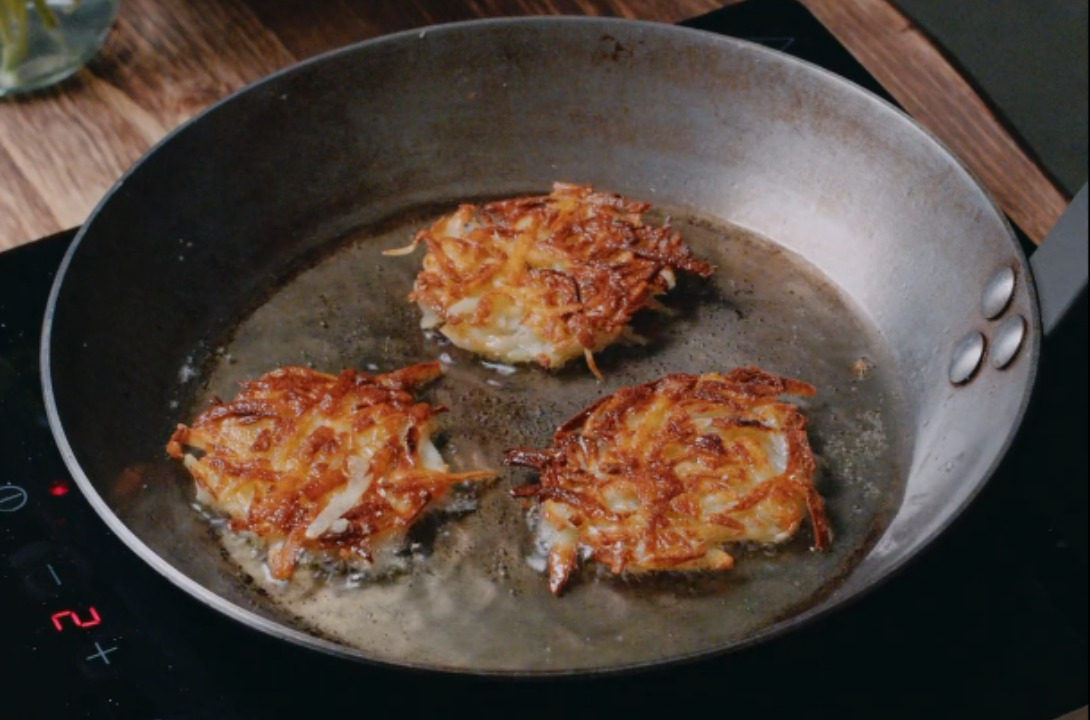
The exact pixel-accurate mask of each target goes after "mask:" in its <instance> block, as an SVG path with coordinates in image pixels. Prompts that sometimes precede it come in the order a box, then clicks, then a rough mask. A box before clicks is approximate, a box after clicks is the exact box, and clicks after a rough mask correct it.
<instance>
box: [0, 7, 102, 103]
mask: <svg viewBox="0 0 1090 720" xmlns="http://www.w3.org/2000/svg"><path fill="white" fill-rule="evenodd" d="M119 2H120V0H0V97H3V96H4V95H9V94H13V93H17V92H27V91H30V90H36V89H38V88H42V87H46V86H47V85H52V84H53V83H56V82H59V81H61V80H63V79H64V78H66V77H68V76H69V75H71V74H72V73H74V72H76V71H77V70H79V69H80V68H81V67H83V66H84V65H85V64H87V61H89V60H90V59H91V58H92V57H93V56H94V55H95V53H96V52H98V49H99V48H100V47H102V43H103V42H104V41H105V40H106V36H107V35H108V34H109V33H110V27H111V26H112V25H113V21H114V18H115V17H116V16H117V8H118V3H119Z"/></svg>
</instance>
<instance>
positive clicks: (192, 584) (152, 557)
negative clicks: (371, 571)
mask: <svg viewBox="0 0 1090 720" xmlns="http://www.w3.org/2000/svg"><path fill="white" fill-rule="evenodd" d="M540 25H586V26H592V27H600V28H602V29H603V30H605V29H608V28H611V27H615V28H622V27H623V28H637V29H639V28H643V29H646V30H648V31H653V32H654V33H667V34H676V35H678V36H682V35H689V36H692V35H693V33H696V34H697V35H698V36H699V37H701V38H702V39H703V41H706V42H711V43H718V44H723V45H732V46H735V47H742V48H745V49H747V50H748V51H751V52H756V53H759V54H762V55H763V56H765V57H766V58H767V59H768V60H769V61H772V62H777V63H785V64H788V65H792V64H793V65H799V66H805V67H806V68H807V69H808V70H809V71H810V72H815V73H817V74H819V75H821V76H823V78H824V79H825V80H827V81H831V82H834V83H840V84H841V85H842V86H843V87H844V89H845V90H846V91H848V92H851V93H854V94H858V95H861V96H862V97H864V98H866V99H867V100H868V101H871V102H874V103H877V104H880V105H881V106H883V107H884V109H885V110H887V111H891V112H892V113H894V114H896V115H897V116H899V117H900V118H902V120H903V121H906V123H907V127H911V128H914V129H915V131H916V132H917V133H919V134H920V135H921V137H922V138H923V139H925V140H930V141H931V142H932V143H933V144H935V145H936V146H937V148H938V149H939V150H940V151H941V152H942V154H943V155H944V156H946V159H948V160H949V161H950V162H951V163H952V164H953V166H955V167H957V168H959V169H960V170H961V172H963V173H965V175H966V176H967V178H968V179H969V180H970V181H971V182H972V184H973V185H974V186H975V187H976V188H978V189H979V190H980V192H981V194H982V196H983V197H984V198H985V199H986V201H987V203H988V204H989V206H990V208H991V210H992V211H993V212H994V214H995V216H996V217H998V218H999V219H1000V220H1001V222H1002V224H1003V227H1004V229H1005V231H1006V234H1007V236H1008V237H1007V240H1008V243H1009V245H1010V246H1011V248H1012V251H1013V252H1014V253H1015V255H1016V257H1017V259H1018V261H1019V263H1020V264H1021V266H1022V267H1023V268H1027V267H1028V263H1027V262H1026V258H1025V257H1024V254H1023V253H1022V251H1021V248H1020V247H1019V245H1018V242H1017V240H1016V237H1015V234H1014V232H1013V230H1012V228H1011V226H1010V222H1009V220H1008V219H1007V217H1006V216H1005V214H1004V213H1003V212H1002V211H1001V209H1000V208H999V206H998V204H997V203H996V201H995V199H994V197H993V196H992V195H991V193H990V192H988V191H987V189H986V188H985V187H984V185H983V184H982V183H981V182H980V180H979V178H977V177H976V176H975V175H974V174H973V173H972V172H971V171H970V170H969V169H968V168H967V167H966V166H965V165H964V163H962V162H961V160H960V159H959V158H958V157H957V156H956V155H954V154H953V153H952V152H951V151H950V149H949V148H948V147H947V146H946V145H945V144H944V143H942V142H941V141H940V140H939V139H938V138H936V137H935V136H934V135H933V134H932V133H931V132H930V131H928V130H927V129H926V128H925V127H923V126H922V125H921V124H920V123H919V122H918V121H916V120H915V119H914V118H912V117H911V116H909V115H908V114H907V113H905V112H904V111H903V110H901V109H900V108H898V107H897V106H896V105H894V104H892V103H890V102H888V101H886V100H885V99H883V98H881V97H879V96H876V95H874V94H873V93H870V92H868V91H867V90H865V89H864V88H862V87H860V86H859V85H857V84H855V83H853V82H851V81H850V80H847V79H845V78H843V77H841V76H839V75H837V74H835V73H833V72H831V71H828V70H826V69H824V68H822V67H820V66H818V65H815V64H813V63H810V62H808V61H805V60H801V59H799V58H796V57H793V56H790V55H787V54H786V53H782V52H779V51H776V50H773V49H770V48H766V47H764V46H762V45H759V44H757V43H754V42H751V41H747V40H742V39H738V38H733V37H727V36H722V35H717V34H715V33H711V32H707V31H703V30H699V29H694V28H687V27H682V26H677V25H669V24H665V23H656V22H650V21H643V20H629V19H623V18H590V17H575V16H547V17H517V18H489V19H479V20H467V21H462V22H457V23H446V24H439V25H431V26H427V27H423V28H416V29H410V30H404V31H401V32H397V33H391V34H388V35H383V36H379V37H376V38H371V39H368V40H364V41H361V42H359V43H354V44H351V45H347V46H345V47H342V48H337V49H334V50H331V51H328V52H326V53H322V54H320V55H317V56H315V57H312V58H308V59H306V60H303V61H301V62H298V63H294V64H292V65H290V66H287V67H284V68H282V69H280V70H277V71H276V72H274V73H272V74H270V75H268V76H266V77H264V78H261V79H259V80H257V81H256V82H253V83H250V84H248V85H246V86H244V87H242V88H240V89H238V90H236V91H235V92H232V93H231V94H229V95H227V96H225V97H224V98H222V99H220V100H218V101H217V102H215V103H213V104H212V105H210V106H209V107H207V108H205V109H203V110H202V111H200V112H199V113H197V114H196V115H194V116H193V117H191V118H189V119H188V120H186V121H185V122H183V123H182V124H180V125H179V126H178V127H176V128H174V129H173V130H171V131H170V132H169V133H167V134H166V135H165V136H164V137H163V138H162V139H161V140H160V141H159V142H157V143H155V144H154V145H153V146H152V147H151V148H149V149H148V150H147V151H146V152H145V153H144V155H143V156H142V157H141V158H140V159H139V160H138V161H137V162H135V163H134V164H133V165H132V166H131V167H130V168H129V169H128V170H127V171H126V172H125V173H124V174H123V175H122V176H121V178H120V179H119V180H118V181H117V182H116V183H115V184H114V186H113V187H112V188H111V189H110V190H109V191H108V192H107V193H106V194H105V195H104V196H103V198H102V199H101V200H100V202H99V203H98V204H97V205H96V207H95V208H94V209H93V210H92V212H91V214H90V215H89V216H88V218H87V220H86V221H85V222H84V223H83V224H82V226H81V227H80V229H79V231H78V232H77V234H76V236H75V238H74V239H73V241H72V243H71V244H70V246H69V248H68V249H67V251H66V252H65V255H64V257H63V259H62V261H61V263H60V265H59V267H58V269H57V273H56V276H55V278H54V281H53V284H52V287H51V289H50V293H49V297H48V300H47V304H46V310H45V314H44V317H43V326H42V333H41V344H40V354H39V363H40V369H41V381H42V392H43V399H44V405H45V409H46V416H47V419H48V423H49V427H50V430H51V433H52V435H53V438H54V441H55V442H56V444H57V446H58V448H59V450H60V454H61V457H62V459H63V461H64V463H65V465H66V467H67V468H68V470H69V472H71V474H72V477H73V479H74V480H75V481H76V483H77V486H78V487H79V488H80V490H81V492H82V493H83V495H84V497H85V498H87V500H88V502H89V503H90V504H91V506H92V508H93V509H94V510H95V512H96V514H98V516H99V517H100V518H101V519H102V520H103V521H104V522H105V523H106V525H107V527H108V528H109V529H110V530H111V531H112V532H113V533H114V534H115V535H117V536H118V538H119V539H120V540H121V541H122V542H123V543H124V544H125V545H126V546H128V548H129V549H130V550H132V551H133V552H135V553H136V554H137V556H138V557H140V558H141V559H142V560H143V561H144V562H146V563H147V564H148V565H149V566H150V567H151V568H152V569H153V570H155V571H156V572H158V573H159V574H160V575H162V576H163V577H164V578H166V579H167V580H168V581H170V582H171V583H172V584H174V585H175V586H177V587H178V588H179V589H181V590H182V591H184V592H186V593H187V594H189V595H190V596H191V597H193V598H195V599H197V600H199V601H200V602H201V603H202V604H204V605H207V606H208V607H209V608H211V609H212V610H215V611H216V612H219V613H222V614H224V615H226V616H228V617H230V618H232V619H233V620H235V621H238V622H240V623H241V624H242V625H244V626H246V627H249V628H250V629H253V630H257V631H260V632H263V633H265V634H268V635H271V636H273V637H276V638H279V639H284V640H288V641H290V642H292V643H294V644H296V645H298V646H301V647H306V648H308V649H311V650H316V651H319V652H324V653H327V654H330V655H333V656H335V657H339V658H344V659H348V660H353V661H358V662H363V663H365V664H375V665H379V666H384V667H394V668H401V669H406V670H413V671H424V672H438V673H442V674H458V675H466V676H485V677H497V678H512V679H538V678H542V679H544V678H560V677H576V676H577V677H587V676H607V675H616V674H621V673H629V672H638V671H646V670H649V669H652V668H658V667H664V666H674V665H677V664H682V663H687V662H693V661H699V660H703V659H707V658H711V657H716V656H721V655H725V654H728V653H734V652H737V651H740V650H744V649H746V648H749V647H752V646H754V645H757V644H760V643H762V642H766V641H768V640H770V639H772V638H775V637H778V636H781V635H783V634H786V633H788V632H791V631H793V630H796V629H798V628H800V627H803V626H805V625H806V624H808V623H810V622H813V621H815V620H817V619H819V618H821V617H825V616H827V615H828V614H831V613H833V612H839V611H840V610H842V609H844V608H845V607H847V606H849V605H850V604H851V603H854V602H856V601H858V600H860V599H862V598H863V597H865V596H866V595H867V594H868V593H869V592H871V591H872V590H874V589H876V588H877V587H880V586H881V585H883V584H885V583H886V582H888V581H889V580H890V579H891V578H892V577H894V576H895V575H897V574H898V573H900V572H901V571H902V570H903V569H904V568H905V567H907V566H908V565H909V564H910V563H911V562H913V561H915V560H917V559H918V558H920V557H921V556H922V555H923V554H924V551H925V550H927V549H928V548H929V547H930V546H931V545H932V544H933V543H934V542H935V541H936V540H937V539H938V538H939V537H940V536H942V535H944V534H945V533H946V531H947V530H948V529H949V527H950V526H951V525H952V524H954V523H955V522H956V521H958V519H959V518H960V517H961V516H962V515H963V514H964V512H965V510H966V509H967V508H968V507H969V506H970V505H971V504H972V503H973V502H974V501H975V499H976V498H977V496H978V495H979V493H980V492H981V491H982V490H983V488H984V486H985V485H986V484H987V483H988V482H989V481H990V479H991V478H992V476H993V475H994V474H995V472H996V470H997V468H998V467H999V465H1000V464H1001V463H1002V462H1003V459H1004V458H1005V457H1006V455H1007V452H1008V450H1009V449H1010V446H1011V445H1012V444H1013V442H1014V440H1015V438H1016V436H1017V435H1018V432H1019V429H1020V427H1021V425H1022V422H1023V420H1024V416H1025V413H1026V411H1027V409H1028V407H1029V404H1030V400H1031V397H1032V395H1033V389H1034V387H1035V385H1036V380H1037V371H1038V365H1039V354H1040V344H1041V338H1040V319H1039V307H1038V302H1037V293H1036V288H1035V286H1034V284H1033V283H1034V280H1033V276H1032V273H1030V272H1028V270H1027V271H1024V272H1022V273H1021V277H1022V278H1024V279H1025V287H1026V291H1027V293H1028V295H1029V299H1030V305H1031V307H1032V310H1033V312H1032V315H1031V317H1030V318H1029V323H1028V324H1029V328H1028V333H1029V337H1028V338H1027V341H1028V342H1027V347H1026V348H1024V350H1023V352H1024V353H1025V357H1024V358H1023V361H1024V362H1029V363H1030V366H1029V371H1028V377H1027V380H1026V382H1025V387H1024V388H1023V392H1022V397H1021V399H1020V403H1019V408H1018V411H1017V413H1016V414H1015V415H1014V416H1013V417H1011V418H1010V421H1011V424H1010V427H1009V429H1008V430H1007V431H1006V437H1005V438H1004V441H1003V443H1002V444H1001V449H1000V451H999V452H998V453H997V454H996V455H995V457H994V458H993V460H992V462H991V463H990V465H989V467H988V469H987V471H986V472H985V473H984V474H983V477H982V478H980V479H979V480H978V481H977V482H976V483H975V486H974V487H973V488H972V490H971V492H969V493H968V494H967V495H966V497H965V498H964V500H963V502H962V503H960V505H959V506H958V507H957V508H955V509H954V510H953V511H952V512H951V513H949V515H948V516H947V518H946V519H945V521H944V522H942V523H940V524H939V525H938V526H936V528H935V529H934V530H933V531H932V532H930V533H929V534H928V535H927V536H926V537H924V538H922V539H921V540H920V542H919V543H918V544H917V545H916V546H915V547H914V548H913V549H912V550H911V551H909V552H907V553H906V555H905V556H904V557H902V558H899V559H898V560H897V561H896V562H893V563H891V564H890V565H888V566H887V567H886V568H885V569H884V570H883V571H882V572H881V573H879V574H878V575H877V576H876V577H875V578H873V579H871V580H869V581H867V582H865V583H863V584H861V585H860V586H858V587H856V588H853V590H852V591H851V592H850V593H849V594H847V595H846V596H844V597H839V595H840V592H839V591H834V592H833V593H832V595H831V597H830V599H829V600H825V601H822V602H820V603H818V604H817V605H815V606H813V607H811V608H808V609H806V610H804V611H802V612H800V613H798V614H796V615H792V616H790V617H788V618H786V619H783V620H781V621H778V622H775V623H773V624H772V625H770V626H767V627H766V628H763V629H761V630H758V631H757V632H755V633H753V634H752V635H750V636H748V637H746V638H744V639H742V640H740V641H738V642H735V643H732V644H730V645H727V646H722V647H713V648H709V649H706V650H700V651H697V652H692V653H686V654H681V655H676V656H673V657H670V658H664V659H656V660H651V661H641V662H635V663H618V664H614V665H610V666H607V667H591V668H566V669H565V668H561V669H535V670H518V669H513V670H509V669H488V668H485V669H482V668H475V667H448V666H442V665H438V664H421V663H413V662H407V661H397V660H393V659H385V658H376V657H373V656H369V655H366V654H364V653H362V652H360V651H359V650H358V649H354V648H351V647H348V646H345V645H343V644H340V643H335V642H331V641H329V640H325V639H322V638H320V637H317V636H315V635H313V634H309V633H306V632H303V631H301V630H296V629H292V628H290V627H287V626H285V625H283V624H281V623H278V622H276V621H274V620H270V619H268V618H266V617H264V616H262V615H259V614H257V613H255V612H252V611H250V610H247V609H245V608H243V607H241V606H239V605H237V604H235V603H234V602H232V601H229V600H227V599H226V598H224V597H223V596H221V595H219V594H217V593H215V592H213V591H211V590H208V589H207V588H205V587H204V586H203V585H202V584H200V583H199V582H197V581H196V580H193V579H192V578H190V577H189V576H188V575H186V574H185V573H183V572H181V571H180V570H178V569H177V568H175V567H174V566H173V565H171V564H170V563H169V562H167V561H165V560H164V559H163V558H161V557H160V556H159V555H158V554H156V553H155V552H154V551H153V550H152V549H151V548H150V547H149V546H148V545H147V544H145V543H144V542H143V541H142V540H141V539H140V538H139V537H137V536H136V534H135V533H133V532H132V531H131V530H130V529H129V528H128V526H127V525H126V524H125V523H124V522H122V521H121V520H120V518H119V517H118V516H117V514H116V513H115V512H114V511H113V510H112V509H111V508H110V507H109V505H108V504H107V502H106V501H105V500H104V499H103V497H102V496H101V495H100V494H99V492H98V490H97V489H96V488H95V486H94V484H93V483H92V481H91V479H90V477H88V475H87V474H86V473H85V471H84V470H83V467H82V466H81V465H80V463H79V461H78V459H77V458H76V455H75V451H74V449H73V447H72V446H71V444H70V443H69V440H68V437H67V434H66V432H65V429H64V425H63V423H62V422H61V417H60V409H59V407H58V405H57V399H56V395H55V393H54V387H53V377H52V372H51V367H52V365H51V361H52V360H53V355H52V352H51V348H52V344H51V340H52V329H53V319H54V316H55V314H56V312H57V309H58V303H59V302H60V294H61V290H62V287H63V285H64V280H65V278H66V276H67V274H68V271H69V269H70V267H71V265H72V263H73V262H74V259H75V257H76V255H77V253H78V252H79V251H80V248H81V247H82V245H83V242H84V240H85V238H86V237H87V236H88V234H89V231H90V229H91V228H93V227H94V225H95V219H96V217H97V216H98V215H99V214H100V212H101V211H102V210H103V208H105V207H106V206H107V205H109V204H110V203H111V200H112V198H113V197H114V195H115V194H116V193H118V192H119V191H120V190H121V189H122V188H123V187H124V186H125V184H126V183H127V182H128V180H129V179H130V178H131V177H132V176H133V175H134V174H135V173H137V172H139V171H140V169H141V168H142V167H143V165H144V164H145V161H146V160H147V159H148V158H149V157H150V156H152V155H154V154H155V153H156V151H157V150H158V149H159V148H160V147H162V146H163V145H165V144H167V143H170V142H172V140H173V139H174V137H175V136H176V135H178V134H180V133H183V132H186V131H187V129H188V128H190V127H191V126H193V125H194V124H196V123H197V122H199V121H200V120H202V118H204V117H205V116H206V115H208V114H211V113H214V112H217V111H218V110H219V109H220V108H221V107H222V106H224V105H226V104H228V103H232V102H235V101H237V100H238V99H239V98H240V97H242V96H244V95H246V94H248V93H252V92H255V91H256V90H258V89H260V88H264V87H267V86H269V85H272V84H274V83H276V82H277V81H278V80H279V79H280V78H282V77H284V76H286V75H289V74H295V73H299V72H303V71H305V70H306V69H307V68H310V67H314V66H316V65H319V64H321V63H324V62H327V61H328V60H329V59H330V58H333V57H337V56H341V55H347V54H352V53H356V52H363V51H367V50H371V49H374V48H379V47H382V46H384V45H387V44H401V43H404V42H406V41H408V40H413V39H414V38H415V40H423V39H426V38H427V36H428V35H429V34H439V33H450V32H472V31H474V30H477V29H488V28H496V27H507V26H540Z"/></svg>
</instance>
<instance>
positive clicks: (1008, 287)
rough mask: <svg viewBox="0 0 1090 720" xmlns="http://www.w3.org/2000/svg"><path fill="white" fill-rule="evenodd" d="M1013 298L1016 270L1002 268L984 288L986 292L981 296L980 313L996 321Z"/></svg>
mask: <svg viewBox="0 0 1090 720" xmlns="http://www.w3.org/2000/svg"><path fill="white" fill-rule="evenodd" d="M1013 297H1014V270H1013V269H1012V268H1009V267H1001V268H999V269H998V270H996V271H995V273H994V274H993V275H992V277H991V279H990V280H988V283H987V284H986V285H985V286H984V292H983V293H982V294H981V296H980V313H981V314H982V315H983V316H984V317H986V318H988V319H989V320H994V319H996V318H997V317H999V316H1000V315H1002V314H1003V311H1004V310H1006V309H1007V306H1008V305H1010V302H1011V298H1013Z"/></svg>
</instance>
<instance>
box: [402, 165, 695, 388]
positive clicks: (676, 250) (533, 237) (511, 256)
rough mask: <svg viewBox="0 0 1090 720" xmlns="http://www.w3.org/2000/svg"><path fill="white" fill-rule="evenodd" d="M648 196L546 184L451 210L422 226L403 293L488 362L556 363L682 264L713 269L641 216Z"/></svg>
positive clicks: (669, 284)
mask: <svg viewBox="0 0 1090 720" xmlns="http://www.w3.org/2000/svg"><path fill="white" fill-rule="evenodd" d="M650 207H651V205H650V203H646V202H640V201H637V200H630V199H628V198H624V197H621V196H620V195H615V194H612V193H605V192H596V191H595V190H594V189H593V188H591V187H586V186H578V185H569V184H565V183H556V184H555V185H554V186H553V191H552V193H551V194H549V195H542V196H534V197H521V198H514V199H510V200H503V201H500V202H492V203H488V204H486V205H482V206H476V205H462V206H461V207H459V208H458V210H457V212H455V213H454V214H452V215H449V216H446V217H444V218H441V219H440V220H439V221H438V222H436V223H435V224H434V225H432V227H430V228H427V229H425V230H422V231H421V232H420V233H418V234H417V236H416V238H415V239H414V240H413V244H412V245H411V246H409V247H407V248H402V249H400V250H393V251H388V252H387V254H388V255H398V254H405V253H408V252H411V251H412V250H413V249H414V248H415V247H416V245H417V244H419V243H421V242H423V243H425V244H426V245H427V254H426V255H425V256H424V260H423V269H422V270H421V271H420V273H419V274H418V275H417V278H416V283H415V285H414V287H413V291H412V293H411V294H410V295H409V299H410V300H411V301H413V302H416V303H418V304H419V305H420V308H421V310H422V311H423V320H422V325H423V327H425V328H435V329H438V330H439V331H440V332H442V333H443V334H444V335H445V336H446V337H448V338H449V339H450V340H451V341H452V342H453V343H454V344H455V345H457V346H458V347H461V348H465V349H467V350H470V351H472V352H475V353H477V354H480V355H482V356H484V357H487V358H490V359H492V360H499V361H501V362H508V363H524V362H536V363H539V364H541V365H542V366H544V367H548V368H555V367H560V366H561V365H563V364H564V363H566V362H567V361H569V360H571V359H572V358H575V357H578V356H580V355H583V356H585V357H586V359H587V362H588V364H589V365H590V367H591V369H592V370H594V371H595V373H596V374H597V369H596V368H595V366H594V360H593V356H592V353H595V352H597V351H599V350H602V349H603V348H605V347H607V346H608V345H610V344H612V343H614V342H615V341H617V340H618V339H620V338H621V337H622V335H623V334H624V333H625V330H626V329H627V328H628V324H629V322H630V321H631V320H632V317H633V316H634V315H635V314H636V312H638V311H639V310H641V309H644V308H651V307H655V303H654V302H653V300H654V297H655V296H656V295H661V294H663V293H665V292H667V291H668V290H670V289H671V288H673V286H674V284H675V280H676V278H675V272H676V271H678V270H683V271H686V272H691V273H695V274H697V275H701V276H704V277H707V276H709V275H711V274H712V273H713V272H714V271H715V268H714V267H713V266H711V265H709V264H708V263H706V262H703V261H701V260H698V259H696V258H694V257H693V255H692V253H691V252H690V250H689V248H688V247H687V246H685V245H684V244H683V243H682V239H681V236H680V235H679V234H678V233H677V232H676V231H675V230H673V229H672V228H671V227H670V226H669V225H665V226H661V227H660V226H656V225H653V224H651V223H649V222H647V221H645V220H644V218H643V214H644V213H645V212H646V211H647V210H649V209H650Z"/></svg>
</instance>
